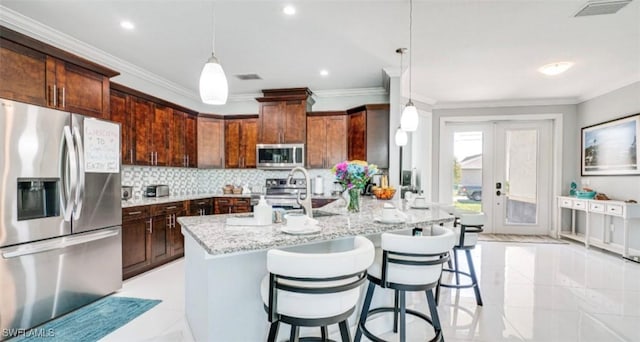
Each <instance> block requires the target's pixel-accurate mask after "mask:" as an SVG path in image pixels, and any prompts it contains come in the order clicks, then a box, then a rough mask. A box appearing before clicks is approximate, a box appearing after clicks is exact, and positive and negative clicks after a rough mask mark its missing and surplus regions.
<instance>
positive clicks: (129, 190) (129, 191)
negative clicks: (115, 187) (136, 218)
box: [120, 185, 133, 201]
mask: <svg viewBox="0 0 640 342" xmlns="http://www.w3.org/2000/svg"><path fill="white" fill-rule="evenodd" d="M131 196H133V187H132V186H130V185H123V186H122V187H121V188H120V198H121V199H123V200H125V201H126V200H128V199H131Z"/></svg>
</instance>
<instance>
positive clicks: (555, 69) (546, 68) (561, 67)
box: [538, 62, 573, 76]
mask: <svg viewBox="0 0 640 342" xmlns="http://www.w3.org/2000/svg"><path fill="white" fill-rule="evenodd" d="M572 66H573V62H556V63H550V64H547V65H543V66H541V67H540V68H539V69H538V71H540V72H541V73H543V74H545V75H547V76H555V75H559V74H561V73H563V72H565V71H567V70H569V68H571V67H572Z"/></svg>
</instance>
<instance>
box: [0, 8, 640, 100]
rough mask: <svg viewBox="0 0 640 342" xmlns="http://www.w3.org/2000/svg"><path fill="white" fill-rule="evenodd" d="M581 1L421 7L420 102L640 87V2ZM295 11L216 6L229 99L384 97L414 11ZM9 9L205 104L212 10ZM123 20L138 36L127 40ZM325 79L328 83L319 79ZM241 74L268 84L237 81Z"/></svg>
mask: <svg viewBox="0 0 640 342" xmlns="http://www.w3.org/2000/svg"><path fill="white" fill-rule="evenodd" d="M584 1H585V0H537V1H526V0H503V1H490V0H475V1H463V0H442V1H430V0H429V1H416V2H415V3H414V31H413V32H414V33H413V37H414V39H413V50H414V51H413V73H412V74H413V92H412V94H413V97H414V98H416V99H418V100H423V101H425V102H429V101H432V100H433V101H437V103H452V102H455V103H457V102H478V101H513V100H535V99H549V98H575V99H582V100H583V99H587V98H590V97H593V96H595V95H599V94H602V93H604V92H607V91H611V90H614V89H616V88H619V87H621V86H624V85H627V84H630V83H633V82H635V81H639V80H640V0H635V1H633V2H632V3H631V4H630V5H628V6H627V7H625V8H623V9H622V10H620V11H619V12H618V13H617V14H614V15H602V16H592V17H581V18H574V17H573V16H572V15H573V13H575V11H576V10H577V9H578V8H579V7H580V5H581V4H582V3H583V2H584ZM288 3H293V4H294V5H295V7H296V9H297V14H296V15H295V16H292V17H289V16H285V15H284V14H283V13H282V7H283V6H284V4H285V2H283V1H217V2H216V4H215V11H216V15H215V19H216V23H215V24H216V28H215V31H216V41H215V52H216V55H217V56H218V57H219V59H220V60H221V62H222V65H223V67H224V69H225V72H226V74H227V77H228V79H229V91H230V94H231V95H232V96H234V95H235V96H238V95H241V94H255V93H258V92H259V91H260V90H261V89H266V88H281V87H301V86H308V87H309V88H311V89H312V90H313V91H322V90H335V89H354V88H372V87H381V86H382V83H383V76H382V75H383V73H382V69H383V68H388V67H395V68H397V67H398V66H399V64H400V60H399V57H398V55H397V54H396V53H395V52H394V50H395V49H396V48H398V47H408V45H409V37H408V33H409V28H408V15H409V11H408V10H409V2H408V1H406V0H395V1H290V2H288ZM1 4H2V5H3V6H6V7H7V8H9V9H12V10H14V11H17V12H19V13H21V14H23V15H25V16H27V17H29V18H32V19H34V20H36V21H39V22H41V23H43V24H45V25H47V26H50V27H52V28H54V29H55V30H58V31H61V32H62V33H65V34H68V35H70V36H72V37H75V38H77V39H79V40H80V41H83V42H85V43H87V44H90V45H91V46H94V47H96V48H98V49H100V50H102V51H104V52H106V53H108V54H111V55H113V56H116V57H118V58H120V59H122V60H124V61H127V62H130V63H132V64H134V65H137V66H138V67H140V68H143V69H145V70H147V71H149V72H151V73H153V74H156V75H158V76H160V77H162V78H164V79H166V80H168V81H170V83H173V85H175V86H177V87H181V88H185V89H186V90H188V92H190V93H191V94H192V98H191V100H193V97H197V84H198V77H199V74H200V71H201V68H202V66H203V64H204V62H205V61H206V59H207V58H208V57H209V55H210V53H211V43H212V42H211V40H212V11H213V9H212V2H211V1H188V0H182V1H177V0H162V1H141V0H136V1H114V0H112V1H100V0H90V1H87V0H84V1H53V0H21V1H17V0H2V1H1ZM122 19H128V20H131V21H132V22H134V23H135V25H136V28H135V30H134V31H132V32H127V31H124V30H123V29H121V28H120V26H119V23H120V20H122ZM562 60H570V61H574V62H575V66H574V67H573V68H572V69H570V70H569V71H568V72H567V73H565V74H563V75H560V76H556V77H548V76H544V75H542V74H540V73H538V72H537V68H538V67H540V66H541V65H543V64H547V63H551V62H555V61H562ZM405 63H406V59H405ZM320 69H327V70H329V72H330V75H329V76H328V77H321V76H320V75H319V71H320ZM245 73H257V74H259V75H260V76H261V77H262V78H263V80H260V81H240V80H238V79H236V78H235V77H234V76H233V75H236V74H245ZM405 83H408V82H405ZM407 91H408V90H405V93H406V92H407Z"/></svg>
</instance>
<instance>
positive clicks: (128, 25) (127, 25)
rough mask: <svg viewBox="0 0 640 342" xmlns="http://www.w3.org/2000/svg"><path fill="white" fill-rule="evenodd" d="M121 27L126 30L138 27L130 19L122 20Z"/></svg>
mask: <svg viewBox="0 0 640 342" xmlns="http://www.w3.org/2000/svg"><path fill="white" fill-rule="evenodd" d="M120 27H122V28H123V29H125V30H133V29H134V28H136V26H135V25H133V23H132V22H130V21H128V20H123V21H121V22H120Z"/></svg>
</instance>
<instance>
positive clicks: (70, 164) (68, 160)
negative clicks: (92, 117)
mask: <svg viewBox="0 0 640 342" xmlns="http://www.w3.org/2000/svg"><path fill="white" fill-rule="evenodd" d="M72 149H73V136H72V135H71V128H69V126H64V128H63V138H62V141H61V142H60V178H61V184H60V186H61V188H62V189H60V202H61V203H62V214H63V217H64V220H65V221H67V222H69V221H71V214H72V212H73V211H72V206H73V196H74V194H75V192H76V173H75V170H76V159H75V154H72V153H71V151H72Z"/></svg>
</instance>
